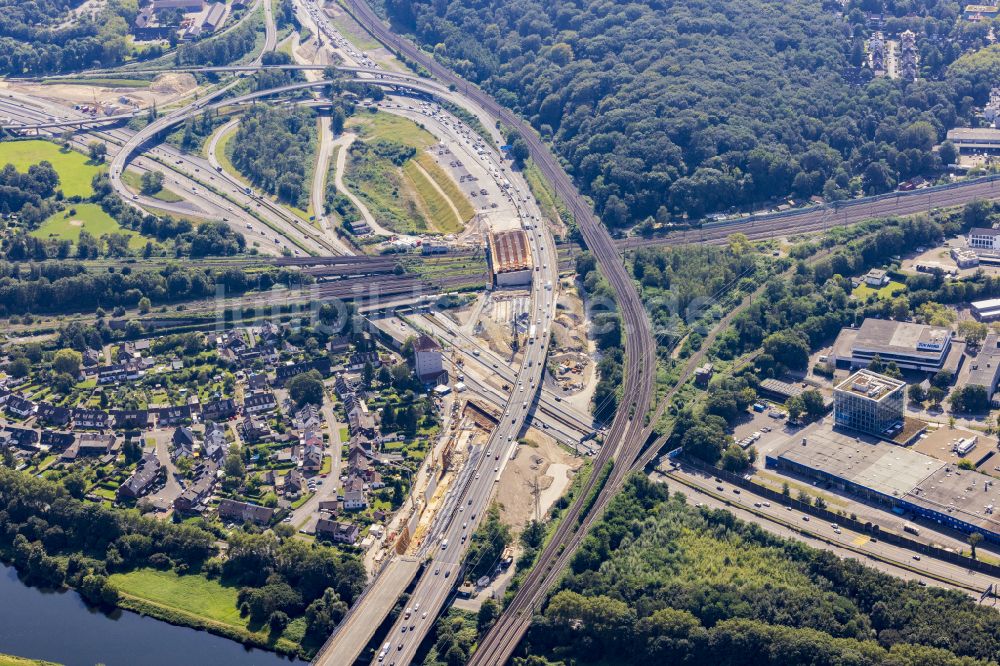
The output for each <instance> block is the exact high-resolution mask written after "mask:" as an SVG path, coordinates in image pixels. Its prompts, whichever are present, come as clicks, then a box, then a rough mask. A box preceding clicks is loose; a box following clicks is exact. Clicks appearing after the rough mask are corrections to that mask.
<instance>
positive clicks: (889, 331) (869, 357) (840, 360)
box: [832, 319, 964, 373]
mask: <svg viewBox="0 0 1000 666" xmlns="http://www.w3.org/2000/svg"><path fill="white" fill-rule="evenodd" d="M962 349H964V345H963V344H961V343H957V344H956V343H954V341H953V340H952V334H951V331H950V330H948V329H947V328H942V327H940V326H927V325H925V324H911V323H909V322H901V321H891V320H888V319H865V320H864V322H863V323H862V324H861V326H860V327H859V328H856V329H855V328H845V329H844V330H843V331H841V333H840V335H839V336H837V341H836V342H835V343H834V345H833V353H832V356H833V359H832V360H833V361H834V362H835V363H836V364H837V366H838V367H841V368H867V367H868V366H869V365H870V364H871V362H872V361H873V360H874V359H875V357H876V356H878V357H879V359H881V360H882V361H883V362H884V363H888V362H889V361H892V362H894V363H895V364H896V366H897V367H899V368H900V369H901V370H921V371H924V372H937V371H939V370H948V371H949V372H952V373H954V372H955V371H956V370H958V366H959V364H960V363H961V360H962Z"/></svg>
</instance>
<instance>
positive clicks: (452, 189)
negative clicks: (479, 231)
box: [416, 153, 476, 224]
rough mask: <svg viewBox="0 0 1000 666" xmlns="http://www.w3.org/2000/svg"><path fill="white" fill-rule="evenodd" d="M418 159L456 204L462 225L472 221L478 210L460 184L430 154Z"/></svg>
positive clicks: (421, 154) (419, 155)
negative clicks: (460, 187)
mask: <svg viewBox="0 0 1000 666" xmlns="http://www.w3.org/2000/svg"><path fill="white" fill-rule="evenodd" d="M416 159H417V162H419V163H420V166H421V167H423V169H424V171H426V172H427V174H428V175H429V176H430V177H431V178H433V179H434V182H435V183H437V184H438V187H440V188H441V189H442V190H444V193H445V194H446V195H447V196H448V198H449V199H451V201H452V203H454V204H455V208H457V209H458V214H459V216H460V217H461V218H462V223H463V224H464V223H466V222H468V221H469V220H470V219H472V216H473V215H475V214H476V209H475V208H473V207H472V204H471V203H470V202H469V198H468V197H467V196H465V194H463V193H462V190H460V189H459V187H458V183H456V182H455V180H454V179H453V178H450V177H449V176H448V174H446V173H445V172H444V169H442V168H441V166H440V165H439V164H438V163H437V162H435V161H434V158H433V157H431V156H430V154H428V153H419V154H418V155H417V158H416Z"/></svg>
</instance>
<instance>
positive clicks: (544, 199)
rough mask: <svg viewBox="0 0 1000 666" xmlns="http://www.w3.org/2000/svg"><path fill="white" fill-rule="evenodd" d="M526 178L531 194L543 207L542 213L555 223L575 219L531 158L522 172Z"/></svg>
mask: <svg viewBox="0 0 1000 666" xmlns="http://www.w3.org/2000/svg"><path fill="white" fill-rule="evenodd" d="M522 174H523V175H524V179H525V180H526V181H528V187H529V188H530V189H531V194H532V195H534V197H535V200H536V201H538V205H539V207H540V208H541V209H542V215H544V216H545V217H547V218H548V219H549V221H550V222H552V223H553V224H561V223H569V222H572V221H573V215H572V213H570V212H569V209H568V208H566V204H564V203H563V202H562V201H560V200H559V198H558V197H557V196H556V195H555V192H553V191H552V186H551V185H549V182H548V181H547V180H545V176H543V175H542V172H541V171H539V170H538V165H536V164H535V163H534V162H533V161H531V160H529V161H528V163H527V164H526V165H525V167H524V171H523V172H522Z"/></svg>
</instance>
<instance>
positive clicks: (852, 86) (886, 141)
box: [383, 0, 996, 226]
mask: <svg viewBox="0 0 1000 666" xmlns="http://www.w3.org/2000/svg"><path fill="white" fill-rule="evenodd" d="M383 1H384V5H385V8H386V11H387V13H388V14H389V16H390V17H391V18H392V19H393V20H394V21H395V22H396V23H397V24H399V25H401V26H402V27H403V28H404V29H406V30H409V31H412V32H413V33H414V34H415V35H416V37H417V39H418V40H419V41H421V42H423V43H424V44H425V45H426V46H427V47H428V48H433V51H434V54H435V57H437V58H438V59H440V60H442V61H443V62H445V63H446V64H448V65H449V66H451V67H453V68H454V69H455V70H456V71H458V72H459V73H460V74H462V75H464V76H466V77H469V78H471V79H473V80H475V81H477V82H479V83H481V84H483V85H484V86H485V87H486V88H487V89H488V90H489V91H490V92H492V93H493V94H494V95H495V96H496V97H497V98H498V99H499V100H500V101H501V102H502V103H504V104H506V105H508V106H511V107H513V108H514V109H516V110H517V111H520V112H521V113H522V114H523V115H524V116H525V117H527V118H528V119H529V120H530V121H531V123H532V124H533V125H534V126H535V128H537V129H538V130H539V131H540V132H541V134H542V135H543V136H545V137H549V136H551V137H552V138H553V139H554V142H555V146H556V148H557V149H558V151H559V152H560V153H561V154H562V156H563V157H564V158H565V163H566V164H568V165H570V167H569V168H570V170H571V172H572V174H573V175H574V176H575V177H576V179H577V180H578V182H579V184H580V185H581V186H582V188H583V189H584V191H585V192H586V193H587V194H589V195H591V196H593V198H594V201H595V203H596V206H597V210H598V212H599V213H600V214H601V215H602V217H603V219H604V220H605V222H606V223H607V224H609V225H611V226H619V225H621V224H626V223H629V222H640V221H642V220H644V219H646V218H647V217H653V216H657V214H658V213H659V212H660V211H661V210H664V211H672V212H674V213H678V214H681V213H683V214H687V215H690V216H700V215H702V214H704V213H707V212H712V211H716V210H724V209H727V208H730V207H732V206H749V205H753V204H758V203H760V202H763V201H767V200H769V199H774V198H778V197H784V196H788V195H792V196H794V197H797V198H803V197H809V196H811V195H815V194H825V195H827V196H828V197H830V198H842V197H843V196H847V195H848V194H851V193H853V192H857V191H860V190H864V191H868V192H881V191H885V190H887V189H891V188H892V187H894V186H895V184H896V183H897V182H898V181H900V180H903V179H905V178H910V177H911V176H913V175H916V174H919V173H926V172H928V171H930V170H933V169H934V168H936V167H937V166H938V164H939V162H938V157H937V156H936V155H935V154H932V153H931V152H930V148H931V146H932V145H933V144H935V143H937V142H938V141H939V140H940V139H943V138H944V133H945V130H946V129H947V128H949V127H951V126H953V125H954V124H955V122H956V118H957V116H958V115H959V114H960V113H966V112H968V106H967V105H961V108H958V109H957V108H956V106H959V105H958V100H960V99H961V97H960V95H958V94H956V91H955V89H956V87H957V88H959V89H960V90H963V91H965V90H968V91H970V94H971V93H972V92H973V91H974V94H975V96H976V97H982V96H983V94H984V93H983V90H984V88H985V91H986V92H988V90H989V84H988V83H986V79H987V78H988V76H985V75H980V76H977V75H969V76H966V74H965V73H966V72H967V71H968V70H969V69H972V66H971V65H968V66H967V65H961V66H957V67H956V71H955V72H954V73H952V74H951V76H950V78H948V79H945V80H933V78H935V77H940V76H942V75H943V74H944V71H945V67H946V65H947V64H948V63H950V62H951V61H952V60H953V59H954V58H955V57H957V55H958V54H959V53H960V52H961V48H962V47H964V46H972V47H974V46H977V45H980V44H984V43H985V33H984V34H983V35H982V36H979V35H978V34H977V35H971V36H969V35H964V34H960V35H958V36H957V38H956V39H955V40H954V41H950V42H945V43H942V42H938V41H935V40H932V39H931V36H936V35H939V34H942V33H944V34H948V33H950V32H951V31H952V30H953V26H954V25H955V16H956V11H955V9H956V8H955V6H954V5H953V4H952V3H946V2H940V1H938V0H914V1H911V2H892V3H887V6H886V7H885V8H883V7H882V5H881V4H880V3H869V4H872V7H870V8H867V11H877V12H878V11H883V9H884V10H885V11H886V12H887V14H888V15H889V19H890V20H891V21H892V25H891V26H890V27H891V28H892V29H895V30H903V29H906V28H908V27H909V28H912V29H914V30H917V31H920V33H921V34H920V35H919V38H918V43H919V45H920V48H921V50H922V54H921V55H922V61H921V62H922V63H923V65H924V67H925V69H926V71H925V74H927V75H929V78H921V79H918V80H917V81H915V82H912V83H907V82H904V81H902V80H895V81H894V80H889V79H885V78H880V79H874V80H870V78H871V73H870V72H869V71H867V70H866V69H861V68H860V66H861V64H862V63H861V59H860V58H858V57H857V52H858V49H861V53H862V55H863V45H862V40H863V39H864V38H867V35H868V32H867V29H866V28H865V27H864V25H863V23H864V14H863V13H862V12H861V11H860V5H862V4H864V2H852V3H849V4H848V13H847V16H846V18H845V16H844V14H843V8H842V6H841V4H840V3H830V2H827V3H822V2H820V1H819V0H791V1H788V0H740V1H739V2H736V1H723V2H718V1H713V0H687V1H685V2H676V1H672V0H667V1H664V0H641V1H638V2H628V3H607V2H598V1H596V0H566V1H560V2H545V1H542V0H472V1H469V0H442V1H434V2H432V1H431V0H383ZM856 6H857V7H856ZM855 8H856V9H857V11H854V9H855ZM895 17H899V18H898V19H897V18H895ZM956 30H957V29H956ZM852 59H853V60H856V61H852ZM993 68H994V69H995V67H993ZM980 69H986V67H981V68H980ZM990 71H992V70H990ZM952 78H953V79H955V80H954V81H952V80H951V79H952ZM970 78H971V79H975V82H974V83H970V82H969V81H968V80H969V79H970ZM991 80H992V81H993V82H995V80H996V78H995V77H993V78H992V79H991Z"/></svg>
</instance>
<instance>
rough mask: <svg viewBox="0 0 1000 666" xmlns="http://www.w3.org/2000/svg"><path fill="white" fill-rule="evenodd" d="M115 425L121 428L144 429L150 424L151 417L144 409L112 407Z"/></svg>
mask: <svg viewBox="0 0 1000 666" xmlns="http://www.w3.org/2000/svg"><path fill="white" fill-rule="evenodd" d="M111 416H112V417H113V418H114V420H115V427H116V428H120V429H122V430H145V429H146V428H149V427H150V426H151V425H152V421H153V417H152V415H151V414H150V413H149V410H146V409H112V410H111Z"/></svg>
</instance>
